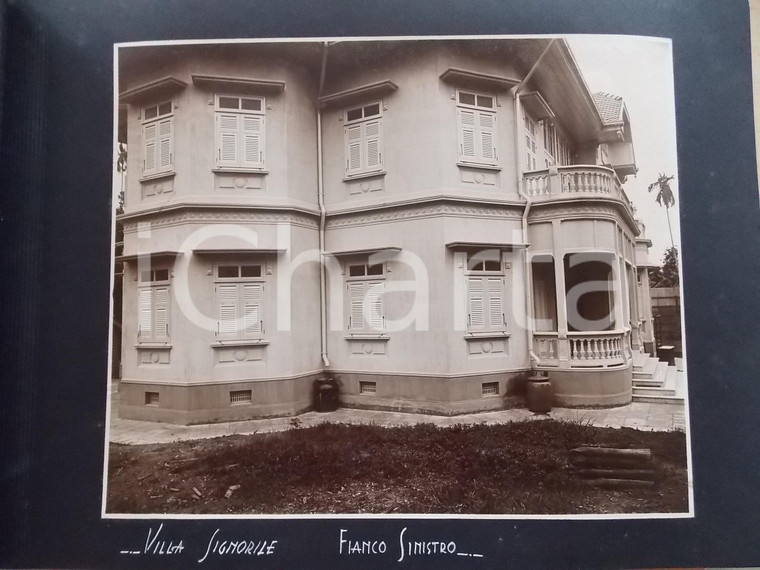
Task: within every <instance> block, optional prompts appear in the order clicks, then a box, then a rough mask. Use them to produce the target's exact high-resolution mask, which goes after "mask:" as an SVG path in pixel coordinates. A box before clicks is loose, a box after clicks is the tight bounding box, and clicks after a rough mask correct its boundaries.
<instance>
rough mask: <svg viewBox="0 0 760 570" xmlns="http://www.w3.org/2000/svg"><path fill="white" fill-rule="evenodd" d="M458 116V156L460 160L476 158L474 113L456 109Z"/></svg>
mask: <svg viewBox="0 0 760 570" xmlns="http://www.w3.org/2000/svg"><path fill="white" fill-rule="evenodd" d="M457 113H458V115H459V121H458V122H459V154H460V156H461V157H462V158H469V159H474V158H476V149H475V137H476V134H475V112H474V111H466V110H464V109H457Z"/></svg>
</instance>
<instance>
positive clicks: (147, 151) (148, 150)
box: [143, 123, 156, 172]
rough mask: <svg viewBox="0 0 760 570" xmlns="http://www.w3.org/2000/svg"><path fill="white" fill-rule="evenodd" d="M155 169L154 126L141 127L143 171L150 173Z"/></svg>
mask: <svg viewBox="0 0 760 570" xmlns="http://www.w3.org/2000/svg"><path fill="white" fill-rule="evenodd" d="M155 169H156V125H155V123H154V124H151V125H145V126H144V127H143V170H144V171H145V172H152V171H153V170H155Z"/></svg>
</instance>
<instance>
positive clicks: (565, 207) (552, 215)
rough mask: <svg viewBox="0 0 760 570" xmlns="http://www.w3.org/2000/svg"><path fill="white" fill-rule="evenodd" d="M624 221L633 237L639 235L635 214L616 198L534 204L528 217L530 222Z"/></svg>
mask: <svg viewBox="0 0 760 570" xmlns="http://www.w3.org/2000/svg"><path fill="white" fill-rule="evenodd" d="M600 215H603V216H605V217H609V218H615V219H621V218H622V219H623V220H624V221H625V222H626V224H627V225H628V227H629V229H630V230H631V234H632V235H633V236H638V235H639V232H640V230H639V227H638V224H637V223H636V219H635V218H634V217H633V213H632V212H631V211H630V210H629V209H628V208H627V207H626V206H625V205H624V204H623V203H622V202H620V201H619V200H616V199H614V198H602V197H599V198H589V197H587V196H584V197H583V198H568V199H564V200H551V201H546V202H534V203H533V206H532V208H531V211H530V216H529V217H528V221H529V222H540V221H548V220H554V219H557V218H579V217H599V216H600Z"/></svg>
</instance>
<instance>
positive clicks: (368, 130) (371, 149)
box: [364, 121, 382, 169]
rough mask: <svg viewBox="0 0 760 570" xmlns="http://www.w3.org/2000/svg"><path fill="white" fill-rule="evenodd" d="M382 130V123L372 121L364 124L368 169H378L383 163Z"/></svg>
mask: <svg viewBox="0 0 760 570" xmlns="http://www.w3.org/2000/svg"><path fill="white" fill-rule="evenodd" d="M380 129H381V126H380V121H370V122H368V123H365V124H364V139H365V148H366V149H367V150H366V158H367V168H369V169H372V168H377V167H379V166H380V165H381V163H382V154H381V152H382V151H381V147H380V136H381V135H380Z"/></svg>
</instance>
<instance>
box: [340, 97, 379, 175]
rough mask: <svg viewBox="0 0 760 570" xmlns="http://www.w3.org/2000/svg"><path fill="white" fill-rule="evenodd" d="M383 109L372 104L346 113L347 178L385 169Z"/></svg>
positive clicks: (376, 104)
mask: <svg viewBox="0 0 760 570" xmlns="http://www.w3.org/2000/svg"><path fill="white" fill-rule="evenodd" d="M381 108H382V106H381V104H380V103H372V104H370V105H364V106H363V107H357V108H355V109H350V110H348V111H346V112H345V114H344V121H345V130H344V137H345V154H346V176H352V175H356V174H365V173H368V172H375V171H381V170H382V169H383V147H382V129H383V125H382V115H381Z"/></svg>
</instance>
